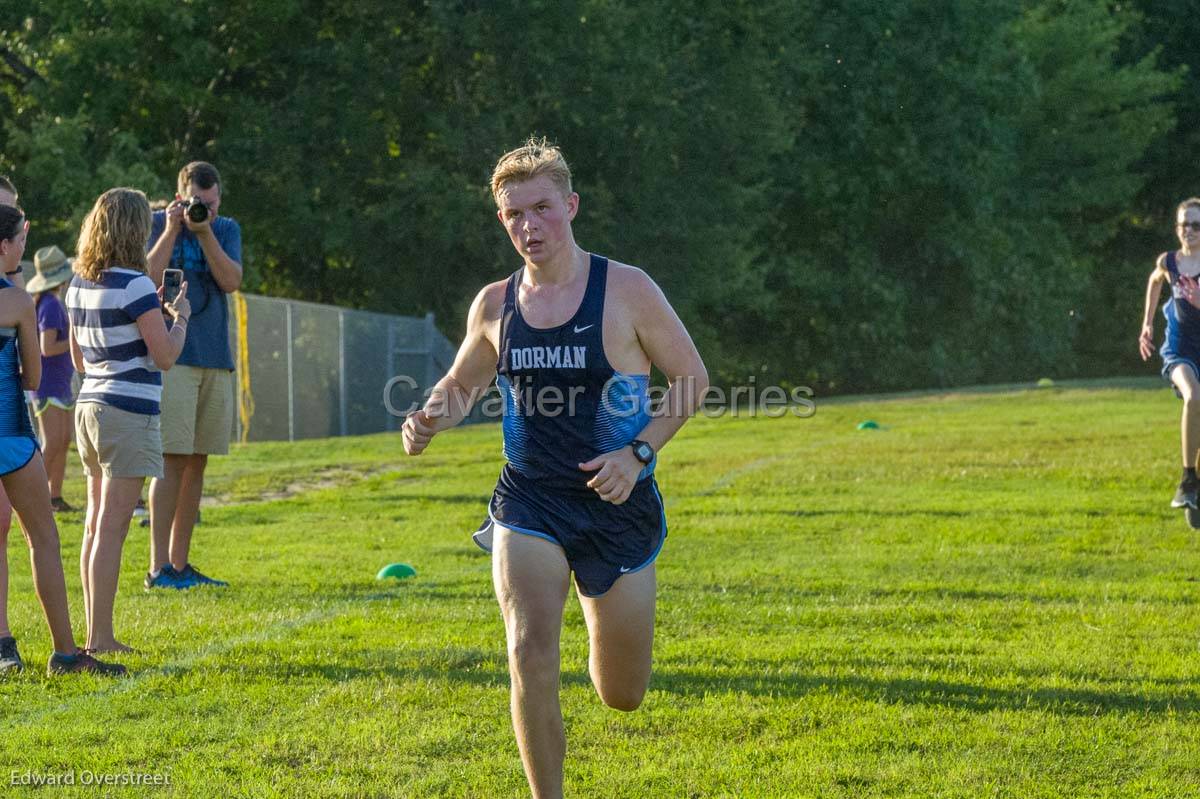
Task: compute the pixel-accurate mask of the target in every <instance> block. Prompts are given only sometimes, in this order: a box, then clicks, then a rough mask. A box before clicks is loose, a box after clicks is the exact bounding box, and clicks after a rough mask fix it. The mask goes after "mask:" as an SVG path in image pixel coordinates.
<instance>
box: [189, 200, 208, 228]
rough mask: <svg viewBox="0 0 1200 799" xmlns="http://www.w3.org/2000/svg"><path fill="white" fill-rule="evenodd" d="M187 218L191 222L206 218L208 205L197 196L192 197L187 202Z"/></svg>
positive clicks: (201, 220)
mask: <svg viewBox="0 0 1200 799" xmlns="http://www.w3.org/2000/svg"><path fill="white" fill-rule="evenodd" d="M187 218H188V219H190V220H192V221H193V222H203V221H204V220H205V219H208V206H207V205H205V204H204V203H202V202H201V201H200V198H199V197H193V198H192V199H191V200H189V201H188V204H187Z"/></svg>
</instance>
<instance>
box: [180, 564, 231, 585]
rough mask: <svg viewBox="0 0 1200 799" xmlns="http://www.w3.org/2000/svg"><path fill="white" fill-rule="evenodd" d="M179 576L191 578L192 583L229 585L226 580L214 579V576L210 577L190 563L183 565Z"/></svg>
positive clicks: (186, 578)
mask: <svg viewBox="0 0 1200 799" xmlns="http://www.w3.org/2000/svg"><path fill="white" fill-rule="evenodd" d="M179 576H180V577H182V578H183V579H185V580H191V581H192V585H212V586H225V585H229V583H227V582H225V581H224V580H214V579H213V578H212V577H209V576H208V575H207V574H204V573H202V572H201V571H200V570H199V569H197V568H196V567H195V566H193V565H192V564H190V563H189V564H187V565H186V566H184V567H183V571H181V572H179ZM184 587H185V588H189V587H191V586H184Z"/></svg>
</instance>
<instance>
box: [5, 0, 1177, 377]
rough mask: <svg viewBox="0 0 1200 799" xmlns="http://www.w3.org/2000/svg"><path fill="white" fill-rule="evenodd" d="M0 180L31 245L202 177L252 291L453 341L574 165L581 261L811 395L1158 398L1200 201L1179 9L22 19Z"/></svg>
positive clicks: (335, 3)
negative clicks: (516, 232) (1181, 214)
mask: <svg viewBox="0 0 1200 799" xmlns="http://www.w3.org/2000/svg"><path fill="white" fill-rule="evenodd" d="M5 8H6V9H7V10H8V11H9V13H8V14H6V15H5V17H6V19H8V20H10V22H11V24H9V25H7V26H5V29H4V30H3V31H2V32H0V172H4V173H8V174H10V175H11V176H12V177H13V178H14V180H15V182H16V183H17V184H18V186H19V188H20V189H21V192H22V202H23V205H24V206H25V208H26V210H27V211H28V212H29V215H30V218H31V220H32V221H33V230H32V232H31V234H30V241H31V245H32V246H38V247H40V246H45V245H46V244H51V243H54V244H59V245H60V246H63V247H64V249H67V250H68V251H69V250H70V248H71V247H73V245H74V239H75V236H76V235H77V231H78V225H79V222H80V220H81V219H82V216H83V214H84V213H85V212H86V210H87V208H88V207H90V204H91V202H92V201H93V200H94V199H95V197H96V196H97V195H98V194H99V193H100V192H101V191H103V190H104V189H106V188H109V187H111V186H114V185H131V186H136V187H139V188H141V189H143V190H145V191H146V192H147V193H148V194H149V195H150V196H151V197H152V198H156V197H161V198H166V197H169V196H171V194H172V193H173V190H174V186H173V182H174V175H175V173H176V171H177V170H178V168H179V166H181V165H182V164H183V163H185V162H187V161H189V160H193V159H204V160H210V161H212V162H214V163H215V164H217V166H218V167H219V168H220V169H221V172H222V177H223V178H224V180H225V194H226V197H225V202H224V204H223V206H222V209H223V211H224V212H227V213H229V214H231V215H233V216H235V217H236V218H237V219H238V220H239V222H241V224H242V227H243V232H244V239H245V251H246V281H245V284H244V288H245V289H246V290H249V291H256V292H260V293H265V294H271V295H275V296H287V297H298V298H303V299H309V300H315V301H319V302H328V303H335V304H339V305H346V306H351V307H358V308H366V309H371V310H378V311H386V312H390V313H402V314H422V313H424V312H426V311H433V312H434V313H436V314H437V317H438V320H439V323H440V326H441V327H442V328H443V330H444V331H445V332H446V333H447V334H448V335H450V336H451V337H455V336H457V335H459V334H460V333H461V328H462V320H463V317H464V313H465V310H466V307H467V305H468V304H469V302H470V300H471V298H472V296H473V292H474V290H475V289H477V288H478V287H479V286H481V285H482V284H483V283H485V282H487V281H490V280H495V279H499V278H500V277H502V276H504V275H506V274H508V273H509V272H511V271H512V270H513V269H514V268H515V267H516V266H517V265H518V263H517V261H516V258H515V256H514V253H513V252H512V250H511V247H510V246H509V245H508V243H507V240H506V238H505V236H504V233H503V230H502V229H501V227H500V225H499V224H498V223H497V222H496V221H495V217H494V206H493V204H492V200H491V197H490V196H489V193H488V189H487V182H488V177H489V175H490V170H491V167H492V165H493V164H494V162H495V160H496V158H497V157H498V156H499V155H500V154H501V153H502V152H504V151H505V150H507V149H509V148H511V147H513V146H516V145H517V144H519V143H520V142H521V141H523V140H524V139H525V137H527V136H528V135H530V134H537V135H547V136H549V137H550V138H551V139H552V140H554V141H556V142H557V143H559V144H560V145H561V146H562V148H563V149H564V151H565V152H566V154H567V157H568V159H569V161H570V162H571V164H572V168H573V170H574V173H575V184H576V189H577V190H578V191H579V192H580V194H581V197H582V206H581V211H580V216H579V218H578V220H577V221H576V225H575V227H576V235H577V238H578V239H579V241H580V242H581V243H582V244H583V245H584V246H585V247H588V248H589V249H592V250H594V251H597V252H601V253H604V254H609V255H612V256H613V257H616V258H619V259H620V260H623V261H626V262H630V263H634V264H638V265H640V266H643V267H644V268H646V269H647V270H648V271H649V272H650V273H651V274H652V275H653V276H654V277H655V279H656V280H658V282H659V283H660V284H661V285H662V286H663V288H664V289H665V291H666V292H667V294H668V296H669V297H670V298H671V300H672V302H673V303H674V304H675V306H676V308H677V309H678V310H679V311H680V313H681V315H682V316H683V317H684V320H685V321H686V322H687V324H688V326H689V329H690V330H691V331H692V332H693V335H694V336H695V338H696V339H697V343H698V345H699V346H700V348H701V352H702V353H703V354H704V355H705V358H706V361H707V362H708V364H709V367H710V370H711V371H712V372H713V375H714V377H715V378H716V380H717V381H718V382H726V383H733V382H744V381H745V380H746V379H747V377H748V376H749V375H755V376H756V377H757V379H758V380H759V382H760V384H762V382H763V381H772V382H778V383H781V384H783V385H785V386H788V385H793V386H794V385H809V386H812V387H814V388H815V389H816V390H817V391H818V393H831V392H832V393H841V392H850V391H865V390H891V389H905V388H918V387H933V386H951V385H962V384H969V383H980V382H992V381H1010V380H1024V379H1030V378H1036V377H1040V376H1043V375H1050V376H1054V377H1068V376H1082V375H1099V374H1104V375H1110V374H1129V373H1145V372H1153V369H1152V368H1150V367H1146V366H1144V365H1142V364H1141V363H1140V361H1139V360H1138V359H1137V356H1136V345H1135V339H1136V335H1137V329H1138V313H1139V308H1140V303H1141V298H1142V286H1143V285H1144V279H1145V277H1146V275H1147V274H1148V272H1149V269H1150V267H1151V266H1152V263H1153V258H1154V256H1155V255H1156V254H1157V253H1158V252H1160V251H1161V250H1163V249H1166V248H1168V247H1169V246H1171V244H1172V241H1173V238H1172V230H1171V225H1172V222H1173V211H1174V205H1175V203H1177V202H1178V201H1179V200H1181V199H1183V198H1184V197H1187V196H1191V195H1193V194H1197V193H1200V181H1197V176H1196V170H1195V168H1194V167H1193V166H1192V164H1193V163H1194V159H1193V157H1192V153H1194V152H1195V151H1196V147H1197V145H1198V141H1197V137H1198V135H1200V134H1198V131H1200V127H1198V124H1197V123H1198V122H1200V120H1197V118H1196V117H1197V114H1198V113H1200V112H1198V111H1197V110H1196V109H1197V107H1198V104H1197V100H1198V99H1200V98H1198V97H1197V92H1198V91H1200V89H1198V88H1197V87H1196V85H1195V81H1194V80H1192V78H1191V72H1190V69H1191V67H1192V65H1193V62H1195V61H1196V60H1197V59H1198V58H1200V56H1198V55H1197V51H1196V49H1195V48H1194V47H1192V46H1191V44H1192V42H1193V41H1194V40H1195V35H1196V34H1197V33H1200V21H1197V15H1196V14H1194V13H1192V12H1191V10H1190V9H1189V8H1188V4H1186V3H1180V2H1178V1H1177V0H1138V1H1137V2H1132V3H1127V4H1120V5H1117V4H1112V3H1109V2H1099V1H1094V0H1041V1H1039V2H1018V3H1013V2H1008V1H1007V0H895V2H889V3H878V2H875V0H837V2H832V3H831V2H817V0H758V2H742V1H741V0H720V2H717V1H716V0H696V2H692V3H687V4H681V3H676V2H668V1H667V0H639V2H637V3H630V2H617V1H616V0H525V1H524V2H521V3H515V2H507V1H505V0H500V1H499V2H489V3H481V2H475V1H473V0H459V1H458V2H448V1H446V2H443V1H442V0H425V2H411V1H402V2H394V1H393V0H387V1H385V0H354V1H353V2H350V1H349V0H256V1H255V2H234V3H216V2H212V0H183V1H182V2H174V3H136V2H98V0H38V1H37V2H36V3H33V2H30V0H20V1H19V2H16V3H12V2H10V3H6V4H5Z"/></svg>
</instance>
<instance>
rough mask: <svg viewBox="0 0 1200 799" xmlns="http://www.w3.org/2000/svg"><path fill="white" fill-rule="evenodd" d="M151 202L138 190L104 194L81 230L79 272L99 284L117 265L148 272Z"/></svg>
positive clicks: (77, 270)
mask: <svg viewBox="0 0 1200 799" xmlns="http://www.w3.org/2000/svg"><path fill="white" fill-rule="evenodd" d="M149 238H150V202H149V200H147V199H146V195H145V194H142V193H141V192H140V191H138V190H137V189H125V188H121V189H109V190H108V191H106V192H104V193H103V194H101V195H100V197H99V198H98V199H97V200H96V204H95V205H93V206H92V210H91V211H89V212H88V215H87V217H85V218H84V220H83V228H82V229H81V230H80V231H79V247H78V250H79V257H77V258H76V259H75V264H74V267H73V268H74V270H75V274H77V275H79V276H80V277H82V278H84V279H85V280H90V281H92V282H93V283H96V282H98V281H99V280H100V274H101V273H102V272H103V271H104V270H105V269H109V268H111V267H114V266H122V267H125V268H127V269H136V270H137V271H139V272H145V271H146V241H147V240H148V239H149Z"/></svg>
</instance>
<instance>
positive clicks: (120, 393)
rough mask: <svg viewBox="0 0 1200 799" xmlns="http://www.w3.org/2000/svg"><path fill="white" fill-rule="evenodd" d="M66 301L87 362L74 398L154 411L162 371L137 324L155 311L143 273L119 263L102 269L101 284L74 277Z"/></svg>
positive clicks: (151, 284) (153, 296) (152, 291)
mask: <svg viewBox="0 0 1200 799" xmlns="http://www.w3.org/2000/svg"><path fill="white" fill-rule="evenodd" d="M66 305H67V314H68V315H69V316H70V317H71V329H72V332H73V333H74V335H75V339H76V341H78V342H79V348H80V349H81V350H83V360H84V363H85V365H86V371H85V375H84V378H83V387H82V388H81V389H80V391H79V397H78V401H79V402H99V403H103V404H104V405H112V406H113V407H114V408H120V409H121V410H125V411H131V412H132V413H144V414H149V415H155V414H157V413H158V403H159V400H160V399H161V398H162V372H160V371H159V370H158V367H156V366H155V365H154V361H153V360H152V359H151V358H150V352H149V350H148V349H146V342H145V341H144V340H143V339H142V334H141V333H140V332H139V331H138V326H137V319H138V317H139V316H141V315H142V314H144V313H147V312H150V311H154V312H155V313H158V311H159V302H158V294H157V293H156V291H155V288H154V282H153V281H152V280H151V279H150V278H149V277H147V276H146V275H145V273H143V272H138V271H136V270H133V269H126V268H124V267H119V266H117V267H113V268H111V269H106V270H104V272H103V273H101V275H100V282H99V283H93V282H92V281H90V280H85V279H84V278H82V277H80V276H79V275H76V276H75V277H74V278H72V279H71V285H70V288H68V289H67V302H66Z"/></svg>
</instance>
